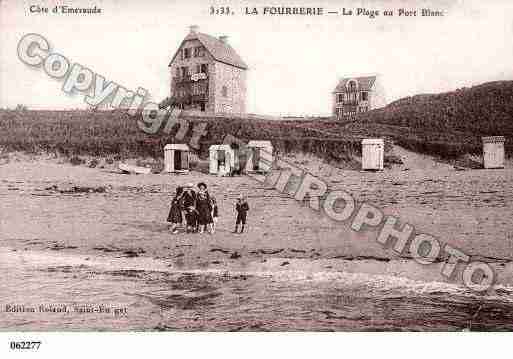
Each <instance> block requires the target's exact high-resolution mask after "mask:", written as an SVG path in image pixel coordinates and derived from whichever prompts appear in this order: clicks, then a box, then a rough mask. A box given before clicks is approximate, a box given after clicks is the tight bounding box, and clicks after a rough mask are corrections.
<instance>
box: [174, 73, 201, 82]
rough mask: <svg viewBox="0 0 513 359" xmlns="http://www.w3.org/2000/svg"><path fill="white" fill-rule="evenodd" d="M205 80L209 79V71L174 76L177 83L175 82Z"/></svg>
mask: <svg viewBox="0 0 513 359" xmlns="http://www.w3.org/2000/svg"><path fill="white" fill-rule="evenodd" d="M205 80H208V73H205V72H200V73H195V74H192V75H185V76H175V77H173V83H175V84H182V83H190V82H198V81H205Z"/></svg>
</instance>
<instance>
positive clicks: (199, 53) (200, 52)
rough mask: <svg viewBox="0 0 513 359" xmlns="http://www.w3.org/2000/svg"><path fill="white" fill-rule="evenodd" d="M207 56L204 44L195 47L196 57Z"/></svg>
mask: <svg viewBox="0 0 513 359" xmlns="http://www.w3.org/2000/svg"><path fill="white" fill-rule="evenodd" d="M204 56H205V48H204V47H203V46H198V47H195V48H194V57H204Z"/></svg>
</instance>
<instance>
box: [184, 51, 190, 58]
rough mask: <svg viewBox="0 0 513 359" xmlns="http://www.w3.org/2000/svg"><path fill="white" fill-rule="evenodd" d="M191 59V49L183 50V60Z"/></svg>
mask: <svg viewBox="0 0 513 359" xmlns="http://www.w3.org/2000/svg"><path fill="white" fill-rule="evenodd" d="M190 57H191V49H183V58H184V59H188V58H190Z"/></svg>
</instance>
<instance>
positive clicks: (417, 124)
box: [309, 81, 513, 158]
mask: <svg viewBox="0 0 513 359" xmlns="http://www.w3.org/2000/svg"><path fill="white" fill-rule="evenodd" d="M309 125H310V126H314V127H317V126H320V127H322V128H323V129H327V128H330V130H331V131H332V132H334V131H335V132H337V131H338V132H340V133H342V132H345V133H347V134H351V135H353V136H379V137H383V136H385V137H389V138H391V139H393V140H394V141H395V142H396V143H397V144H399V145H402V146H404V147H406V148H408V149H411V150H413V151H416V152H421V153H428V154H433V155H439V156H441V157H445V158H447V157H456V156H458V155H461V154H464V153H480V152H481V148H482V145H481V137H482V136H493V135H502V136H505V137H506V141H507V142H506V151H507V153H508V154H509V155H511V154H513V81H501V82H490V83H485V84H482V85H479V86H475V87H472V88H468V89H460V90H456V91H452V92H447V93H442V94H434V95H417V96H413V97H407V98H404V99H401V100H398V101H396V102H394V103H391V104H389V105H388V106H386V107H385V108H382V109H379V110H374V111H371V112H369V113H366V114H363V115H360V116H359V118H358V119H357V121H355V122H352V123H349V124H348V123H346V124H337V123H331V124H329V123H327V122H325V121H324V123H322V122H320V123H314V122H311V123H310V124H309Z"/></svg>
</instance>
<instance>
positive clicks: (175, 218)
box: [167, 187, 183, 234]
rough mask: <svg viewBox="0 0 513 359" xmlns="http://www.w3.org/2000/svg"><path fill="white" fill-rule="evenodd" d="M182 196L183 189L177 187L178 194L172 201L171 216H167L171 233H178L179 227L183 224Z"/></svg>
mask: <svg viewBox="0 0 513 359" xmlns="http://www.w3.org/2000/svg"><path fill="white" fill-rule="evenodd" d="M182 194H183V188H182V187H177V188H176V193H175V196H174V197H173V199H172V200H171V209H170V210H169V214H168V216H167V221H168V222H170V223H171V227H170V230H171V233H173V234H176V233H178V229H177V227H178V226H179V225H180V224H182V221H183V219H182V203H181V202H182Z"/></svg>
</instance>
